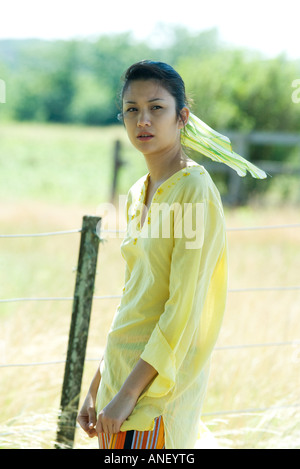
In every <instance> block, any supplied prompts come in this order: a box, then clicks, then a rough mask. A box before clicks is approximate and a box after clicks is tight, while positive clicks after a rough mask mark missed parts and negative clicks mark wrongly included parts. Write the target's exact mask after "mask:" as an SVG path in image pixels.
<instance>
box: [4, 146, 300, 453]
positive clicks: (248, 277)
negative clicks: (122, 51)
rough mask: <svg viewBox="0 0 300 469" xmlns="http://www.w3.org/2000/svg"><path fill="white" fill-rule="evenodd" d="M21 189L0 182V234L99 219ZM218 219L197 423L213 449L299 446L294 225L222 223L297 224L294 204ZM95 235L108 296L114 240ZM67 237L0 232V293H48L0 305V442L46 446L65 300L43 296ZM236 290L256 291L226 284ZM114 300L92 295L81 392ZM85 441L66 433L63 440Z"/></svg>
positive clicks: (120, 275)
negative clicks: (213, 312) (215, 323)
mask: <svg viewBox="0 0 300 469" xmlns="http://www.w3.org/2000/svg"><path fill="white" fill-rule="evenodd" d="M8 140H9V139H8ZM8 140H7V142H8ZM4 143H5V142H4ZM6 145H7V148H8V143H6ZM9 151H11V149H10V150H9ZM20 151H21V150H20ZM22 151H24V150H22ZM47 151H49V149H48V150H47ZM0 156H1V151H0ZM2 156H3V155H2ZM16 158H17V157H16ZM24 158H25V157H24ZM31 158H32V159H34V156H32V157H31ZM47 164H48V165H49V161H48V163H47ZM9 165H11V166H12V165H13V163H12V162H6V166H7V167H8V166H9ZM7 171H8V170H7ZM24 171H25V170H24ZM49 171H50V170H49ZM25 173H26V171H25ZM22 174H23V173H22V172H20V173H19V177H20V178H22ZM60 177H62V176H60ZM11 180H13V181H14V183H16V181H17V176H16V174H15V173H14V174H13V176H12V179H11ZM25 182H26V181H23V182H22V184H25ZM6 187H9V182H6ZM128 187H129V186H128ZM24 190H25V189H22V190H21V188H19V191H20V193H19V194H17V195H16V194H15V197H13V196H12V195H11V194H12V193H13V191H12V192H11V194H8V195H7V193H6V195H5V194H4V190H3V192H2V194H3V197H2V200H4V202H3V203H1V206H0V223H1V230H0V231H1V234H5V233H42V232H55V231H62V230H72V229H77V228H78V229H79V228H80V227H81V221H82V216H83V215H85V214H91V215H93V214H94V215H95V214H97V215H101V213H99V210H98V208H97V201H96V197H95V199H93V198H92V196H91V195H89V196H87V198H86V199H82V200H79V201H78V200H77V201H75V202H74V203H72V201H70V200H68V201H67V202H65V201H64V200H60V199H59V192H58V190H57V191H56V193H55V197H54V196H53V198H52V196H51V195H49V196H48V198H47V200H45V197H44V198H43V197H39V196H38V195H37V196H35V197H33V195H31V196H28V195H24V196H22V194H23V192H22V191H24ZM39 191H40V192H42V187H41V188H39ZM123 193H125V192H123ZM102 201H103V199H102ZM121 217H122V216H121ZM226 220H227V228H228V243H229V267H230V276H229V289H230V291H229V293H228V302H227V308H226V314H225V319H224V323H223V327H222V330H221V334H220V337H219V340H218V344H217V348H216V350H215V352H214V354H213V359H212V367H211V376H210V382H209V387H208V391H207V397H206V400H205V405H204V409H203V413H204V416H203V421H204V423H205V424H206V425H207V427H208V428H209V429H210V430H211V431H212V432H213V434H214V435H215V437H216V439H217V441H218V443H219V445H220V446H221V447H225V448H232V449H248V448H253V449H260V448H266V449H275V448H276V449H277V448H290V449H296V448H297V449H299V448H300V443H299V442H300V407H299V404H300V399H299V389H300V373H299V371H300V369H299V368H300V342H299V341H300V321H299V318H300V291H299V289H298V290H285V289H282V287H291V286H299V285H300V281H299V267H300V228H280V229H265V230H245V231H242V230H239V231H231V228H237V227H255V226H270V225H272V226H273V225H287V224H294V223H300V216H299V209H298V208H297V207H292V206H284V205H281V206H279V207H274V206H273V207H269V208H267V207H266V206H259V205H258V204H257V205H255V204H250V205H249V206H248V207H244V208H236V209H226ZM104 238H106V239H105V240H104V241H103V242H102V243H101V244H100V250H99V260H98V267H97V277H96V287H95V296H109V295H120V294H121V292H122V288H123V281H124V263H123V259H122V257H121V254H120V243H121V241H122V239H121V237H119V238H116V237H115V238H113V237H111V236H109V235H108V234H107V235H104ZM79 240H80V234H79V233H74V234H64V235H57V236H45V237H26V238H0V299H2V300H4V299H9V298H49V299H48V300H44V301H28V300H27V301H25V300H24V301H12V302H1V303H0V383H1V394H0V448H3V449H5V448H16V449H18V448H42V449H47V448H53V447H54V442H55V437H56V429H57V416H58V411H59V403H60V393H61V386H62V380H63V374H64V360H65V356H66V351H67V343H68V333H69V325H70V318H71V309H72V301H71V300H67V299H65V300H54V299H53V300H50V298H57V297H59V298H65V297H72V295H73V291H74V283H75V269H76V264H77V257H78V249H79ZM276 287H281V289H278V290H276V289H275V290H274V289H273V288H276ZM247 288H248V289H249V288H253V289H255V288H261V289H262V290H260V291H236V290H239V289H240V290H243V289H247ZM263 288H270V290H263ZM118 303H119V299H118V298H115V299H95V300H94V303H93V310H92V318H91V324H90V332H89V340H88V347H87V360H86V365H85V370H84V376H83V384H82V397H83V396H84V393H85V392H86V390H87V387H88V385H89V381H90V379H91V377H92V375H93V374H94V372H95V368H96V366H97V361H98V360H99V358H100V357H101V354H102V351H103V348H104V346H105V338H106V335H107V332H108V329H109V326H110V323H111V320H112V317H113V314H114V311H115V309H116V307H117V305H118ZM297 341H298V343H297ZM250 345H251V347H250ZM254 345H255V346H254ZM96 447H97V442H96V440H95V439H94V440H89V439H88V438H87V437H85V435H84V434H83V432H82V431H81V430H80V429H78V431H76V441H75V448H82V449H85V448H96Z"/></svg>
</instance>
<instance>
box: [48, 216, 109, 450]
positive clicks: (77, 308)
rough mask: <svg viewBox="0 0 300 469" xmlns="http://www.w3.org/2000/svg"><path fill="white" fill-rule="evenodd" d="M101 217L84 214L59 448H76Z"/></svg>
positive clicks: (62, 399)
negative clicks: (76, 431)
mask: <svg viewBox="0 0 300 469" xmlns="http://www.w3.org/2000/svg"><path fill="white" fill-rule="evenodd" d="M100 224H101V218H100V217H94V216H84V217H83V222H82V230H81V240H80V249H79V258H78V266H77V275H76V284H75V292H74V300H73V310H72V319H71V325H70V332H69V344H68V352H67V360H66V365H65V374H64V381H63V388H62V394H61V404H60V415H59V420H58V431H57V436H56V443H55V447H56V448H57V449H64V448H65V449H72V448H73V444H74V436H75V428H76V418H77V413H78V405H79V398H80V389H81V381H82V374H83V368H84V360H85V352H86V344H87V339H88V330H89V323H90V315H91V309H92V301H93V294H94V284H95V275H96V266H97V257H98V248H99V242H100V236H99V233H100V230H99V227H100Z"/></svg>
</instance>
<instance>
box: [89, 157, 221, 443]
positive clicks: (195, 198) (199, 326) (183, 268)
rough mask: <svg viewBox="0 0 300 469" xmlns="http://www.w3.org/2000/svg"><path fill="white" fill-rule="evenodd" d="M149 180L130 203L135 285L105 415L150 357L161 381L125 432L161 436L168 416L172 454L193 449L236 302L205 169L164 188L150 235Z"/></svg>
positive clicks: (114, 345) (107, 366)
mask: <svg viewBox="0 0 300 469" xmlns="http://www.w3.org/2000/svg"><path fill="white" fill-rule="evenodd" d="M148 181H149V173H148V174H147V175H145V176H143V177H142V178H140V179H139V180H138V181H137V182H136V183H135V184H134V185H133V186H132V187H131V188H130V190H129V192H128V195H127V204H126V215H127V232H126V235H125V238H124V240H123V242H122V244H121V253H122V256H123V258H124V259H125V262H126V269H125V286H124V289H123V295H122V298H121V301H120V304H119V306H118V308H117V311H116V314H115V317H114V319H113V322H112V325H111V328H110V331H109V334H108V337H107V344H106V348H105V352H104V358H103V361H102V364H101V376H102V378H101V382H100V386H99V390H98V395H97V412H98V413H99V412H100V410H101V409H103V407H105V406H106V405H107V404H108V403H109V402H110V401H111V399H112V398H113V397H114V395H115V394H116V393H117V392H118V391H119V389H120V388H121V386H122V384H123V383H124V381H125V380H126V378H127V376H128V375H129V374H130V372H131V371H132V369H133V368H134V366H135V365H136V363H137V361H138V360H139V358H142V359H143V360H144V361H146V362H148V363H150V364H151V365H152V366H153V367H154V368H155V369H156V370H157V372H158V375H157V376H156V378H155V379H154V380H153V381H152V382H151V383H150V384H149V386H148V387H147V388H146V389H145V390H144V392H143V393H142V395H141V396H140V398H139V400H138V402H137V404H136V407H135V409H134V411H133V412H132V414H131V415H130V416H129V417H128V419H127V420H126V421H125V422H124V423H123V425H122V427H121V431H126V430H152V429H153V425H154V419H155V417H157V416H159V415H162V416H163V419H164V426H165V442H166V449H184V448H193V447H194V445H195V443H196V440H197V436H198V431H199V428H200V426H201V408H202V403H203V398H204V395H205V390H206V385H207V380H208V372H209V365H210V356H211V352H212V350H213V347H214V345H215V342H216V340H217V337H218V333H219V330H220V327H221V323H222V318H223V314H224V310H225V304H226V296H227V239H226V229H225V220H224V213H223V207H222V203H221V199H220V195H219V192H218V190H217V188H216V186H215V184H214V183H213V181H212V179H211V177H210V175H209V174H208V172H207V171H206V170H205V168H204V167H203V166H201V165H198V164H196V163H195V164H193V165H191V166H188V167H187V168H183V169H182V170H180V171H178V172H176V173H174V174H173V175H172V176H171V177H169V178H168V179H167V180H166V181H164V182H163V183H162V184H161V185H160V186H159V188H158V189H157V190H156V192H155V194H154V196H153V199H152V202H151V206H150V208H149V211H148V213H147V216H146V219H145V222H144V224H143V226H141V214H142V208H143V203H144V201H145V195H146V191H147V185H148Z"/></svg>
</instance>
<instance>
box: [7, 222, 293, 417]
mask: <svg viewBox="0 0 300 469" xmlns="http://www.w3.org/2000/svg"><path fill="white" fill-rule="evenodd" d="M286 228H293V229H294V228H300V223H294V224H285V225H265V226H252V227H249V226H248V227H237V228H227V229H226V231H228V232H234V231H253V230H269V229H271V230H274V229H286ZM81 231H82V230H81V229H73V230H65V231H54V232H45V233H27V234H22V233H20V234H0V238H31V237H45V236H56V235H65V234H74V233H81ZM101 233H114V234H123V233H124V234H125V233H126V230H124V231H123V230H101ZM297 290H298V291H300V286H277V287H253V288H236V289H229V290H228V292H229V293H247V292H263V291H297ZM121 297H122V295H104V296H96V295H95V296H94V297H93V299H96V300H103V299H120V298H121ZM73 299H74V298H73V297H45V298H7V299H0V303H9V302H21V301H72V300H73ZM299 345H300V340H292V341H283V342H270V343H259V344H241V345H225V346H220V347H215V349H214V351H216V352H218V351H221V350H222V351H224V350H238V349H239V350H240V349H249V348H258V347H262V348H266V347H282V346H299ZM89 361H99V358H86V362H89ZM65 363H66V360H53V361H47V362H35V363H32V362H31V363H8V364H1V365H0V368H11V367H32V366H50V365H64V364H65ZM297 408H300V403H295V404H289V405H281V406H280V405H279V406H270V407H263V408H248V409H238V410H224V411H217V412H207V413H203V414H202V415H203V416H204V417H207V416H209V417H212V416H222V415H230V414H231V415H241V414H253V413H261V412H267V411H277V410H281V409H297Z"/></svg>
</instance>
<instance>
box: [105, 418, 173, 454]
mask: <svg viewBox="0 0 300 469" xmlns="http://www.w3.org/2000/svg"><path fill="white" fill-rule="evenodd" d="M99 449H165V432H164V422H163V419H162V417H161V416H160V417H158V418H157V419H155V423H154V428H153V430H151V431H144V432H141V431H136V430H130V431H127V432H119V433H113V434H112V435H111V434H108V433H101V434H100V435H99Z"/></svg>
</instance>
